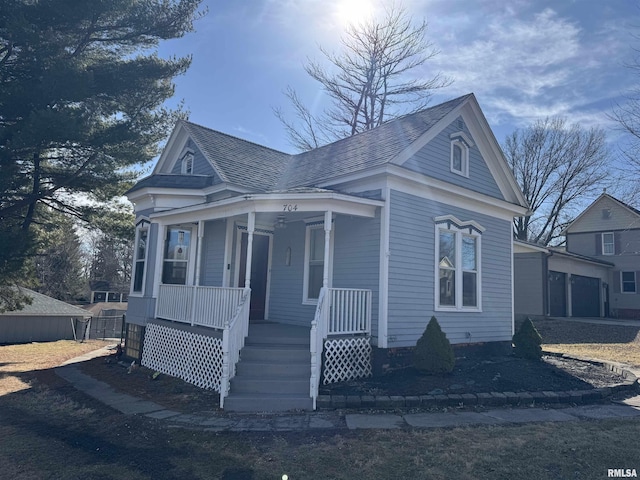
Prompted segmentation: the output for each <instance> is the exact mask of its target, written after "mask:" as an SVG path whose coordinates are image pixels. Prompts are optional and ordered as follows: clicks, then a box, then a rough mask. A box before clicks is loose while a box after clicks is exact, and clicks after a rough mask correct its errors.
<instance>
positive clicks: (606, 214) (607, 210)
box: [602, 208, 611, 218]
mask: <svg viewBox="0 0 640 480" xmlns="http://www.w3.org/2000/svg"><path fill="white" fill-rule="evenodd" d="M602 218H611V209H610V208H603V209H602Z"/></svg>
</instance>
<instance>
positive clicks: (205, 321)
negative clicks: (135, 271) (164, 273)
mask: <svg viewBox="0 0 640 480" xmlns="http://www.w3.org/2000/svg"><path fill="white" fill-rule="evenodd" d="M243 294H244V292H243V289H242V288H227V287H194V286H190V285H160V288H159V290H158V301H157V302H158V307H157V311H156V317H157V318H163V319H165V320H172V321H174V322H182V323H189V324H191V325H201V326H204V327H211V328H216V329H218V330H222V329H224V327H225V322H226V321H228V320H230V319H231V318H232V317H233V316H234V314H235V313H236V310H237V308H238V305H240V302H241V300H242V298H243Z"/></svg>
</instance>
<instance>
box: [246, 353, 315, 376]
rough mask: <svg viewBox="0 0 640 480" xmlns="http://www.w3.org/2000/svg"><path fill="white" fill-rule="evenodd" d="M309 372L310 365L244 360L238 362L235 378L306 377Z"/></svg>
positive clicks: (308, 363)
mask: <svg viewBox="0 0 640 480" xmlns="http://www.w3.org/2000/svg"><path fill="white" fill-rule="evenodd" d="M310 372H311V363H310V362H307V363H302V362H300V363H291V362H287V361H282V362H276V361H272V362H263V361H255V360H254V361H249V360H247V359H246V358H245V359H243V360H242V361H240V362H238V365H237V366H236V376H245V375H247V376H255V377H308V376H309V375H310Z"/></svg>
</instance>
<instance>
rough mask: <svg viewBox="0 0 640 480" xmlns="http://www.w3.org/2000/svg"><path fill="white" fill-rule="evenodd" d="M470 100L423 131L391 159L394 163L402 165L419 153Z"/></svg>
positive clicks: (456, 116)
mask: <svg viewBox="0 0 640 480" xmlns="http://www.w3.org/2000/svg"><path fill="white" fill-rule="evenodd" d="M468 101H469V100H466V101H465V102H463V103H461V104H460V105H458V106H457V107H456V108H454V109H453V110H451V111H450V112H449V113H447V114H446V115H445V116H444V117H442V118H441V119H440V120H439V121H438V122H437V123H436V124H435V125H434V126H432V127H431V128H430V129H429V130H427V131H426V132H425V133H423V134H422V135H421V136H420V137H418V139H417V140H415V141H414V142H413V143H412V144H411V145H409V146H408V147H407V148H405V149H404V150H402V151H401V152H400V153H399V154H398V155H396V156H395V158H394V159H392V160H391V162H389V163H391V164H392V165H402V164H403V163H405V162H406V161H407V160H409V159H410V158H411V157H413V156H414V155H415V154H416V153H418V152H419V151H420V150H422V148H423V147H424V146H425V145H426V144H427V143H429V142H430V141H431V140H433V139H434V138H435V137H436V136H437V135H438V134H439V133H440V132H442V130H444V129H445V128H446V127H447V126H448V125H450V124H451V122H453V121H454V120H455V119H456V118H458V117H459V116H460V110H461V108H462V106H463V105H466V103H467V102H468Z"/></svg>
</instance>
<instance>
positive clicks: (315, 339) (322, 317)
mask: <svg viewBox="0 0 640 480" xmlns="http://www.w3.org/2000/svg"><path fill="white" fill-rule="evenodd" d="M327 297H328V289H327V288H326V287H322V288H321V289H320V294H319V295H318V306H317V307H316V313H315V316H314V317H313V321H312V322H311V333H310V343H309V350H310V353H311V378H310V385H309V396H310V397H311V400H312V401H313V409H314V410H315V409H316V402H317V400H318V392H319V390H320V371H321V368H322V349H323V347H324V339H325V338H327V324H328V313H329V309H328V308H326V305H327V303H328V302H327Z"/></svg>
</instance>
